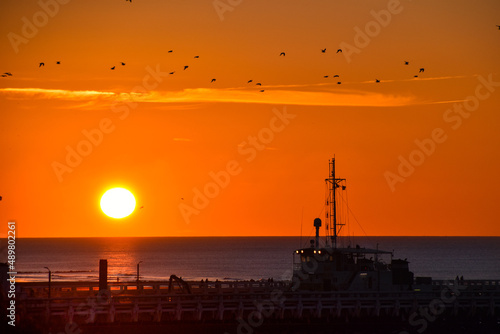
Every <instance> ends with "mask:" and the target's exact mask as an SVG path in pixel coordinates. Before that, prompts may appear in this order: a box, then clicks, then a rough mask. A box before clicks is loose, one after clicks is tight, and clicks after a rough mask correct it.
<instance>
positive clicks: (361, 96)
mask: <svg viewBox="0 0 500 334" xmlns="http://www.w3.org/2000/svg"><path fill="white" fill-rule="evenodd" d="M0 94H2V95H7V96H8V97H14V98H22V97H29V98H41V99H50V98H53V99H60V100H82V99H104V100H108V101H109V100H114V101H134V102H145V103H186V102H228V103H257V104H288V105H304V106H365V107H369V106H373V107H391V106H405V105H413V104H418V103H417V102H416V101H415V98H414V97H413V96H403V95H391V94H382V93H374V92H366V91H359V90H340V91H334V90H333V89H332V90H330V91H324V90H323V91H301V90H283V89H265V91H264V92H260V91H258V90H255V91H253V90H248V89H243V90H235V89H232V88H226V89H211V88H193V89H184V90H182V91H172V92H158V91H151V92H147V93H116V92H100V91H70V90H61V89H42V88H3V89H0Z"/></svg>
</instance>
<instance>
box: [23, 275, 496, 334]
mask: <svg viewBox="0 0 500 334" xmlns="http://www.w3.org/2000/svg"><path fill="white" fill-rule="evenodd" d="M176 283H177V284H176ZM186 283H187V285H188V286H189V290H188V289H186V287H185V286H183V285H182V284H178V282H174V284H172V280H171V281H170V282H168V281H162V282H158V281H156V282H120V283H118V282H116V283H108V286H107V289H104V290H103V289H101V290H99V282H52V285H51V291H50V298H49V297H48V296H49V291H48V286H47V284H46V283H35V282H30V283H28V282H27V283H19V291H18V293H19V299H18V300H19V302H18V305H19V313H18V316H19V318H18V322H19V323H20V324H21V325H22V324H23V323H24V324H26V323H37V324H45V325H44V326H41V328H63V330H62V331H63V332H64V327H65V326H66V327H67V326H68V325H69V326H73V327H75V326H91V325H96V326H97V325H106V326H113V325H119V324H130V325H133V324H134V323H135V324H175V323H184V322H189V323H207V322H209V323H222V324H224V323H225V324H229V323H232V324H237V323H238V322H240V323H245V324H247V325H248V326H250V327H252V326H253V327H259V326H261V325H262V324H264V323H266V322H267V323H275V322H278V323H279V322H290V321H291V322H297V323H301V322H304V321H305V322H311V321H312V322H332V321H333V322H341V323H347V322H353V321H355V320H356V319H365V320H366V319H372V320H373V319H393V320H397V321H399V322H401V321H402V322H403V323H405V322H406V323H407V324H410V325H411V323H412V322H413V323H415V324H417V325H420V323H422V322H420V323H419V320H421V319H427V320H426V321H428V322H434V321H436V322H438V321H439V319H449V318H450V317H453V318H457V319H458V318H461V319H499V315H500V280H465V281H432V283H431V284H427V285H421V286H415V287H414V288H413V290H411V291H397V292H386V291H384V292H382V291H380V292H376V291H359V292H357V291H328V292H320V291H294V289H293V284H292V282H291V281H280V282H272V281H216V282H206V281H201V282H186ZM430 320H432V321H430ZM422 324H423V323H422ZM417 325H415V326H414V327H416V328H418V326H417ZM253 327H252V328H253ZM42 333H45V332H43V331H42Z"/></svg>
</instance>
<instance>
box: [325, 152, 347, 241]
mask: <svg viewBox="0 0 500 334" xmlns="http://www.w3.org/2000/svg"><path fill="white" fill-rule="evenodd" d="M342 181H345V179H338V178H335V157H334V158H333V159H331V160H330V161H329V177H328V178H327V179H325V182H326V184H327V187H328V195H327V196H328V197H327V200H326V205H327V209H326V218H327V222H328V227H329V234H330V240H331V243H332V248H337V236H338V234H339V232H340V230H341V229H342V226H344V225H345V224H343V223H340V222H337V199H336V194H335V193H336V190H337V188H340V187H341V185H340V183H341V182H342ZM341 189H342V190H344V189H345V186H342V188H341Z"/></svg>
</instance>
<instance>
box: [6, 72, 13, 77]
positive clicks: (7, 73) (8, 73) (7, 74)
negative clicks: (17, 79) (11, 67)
mask: <svg viewBox="0 0 500 334" xmlns="http://www.w3.org/2000/svg"><path fill="white" fill-rule="evenodd" d="M4 74H5V75H6V76H9V77H11V76H12V73H10V72H5V73H4Z"/></svg>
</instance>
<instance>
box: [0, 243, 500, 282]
mask: <svg viewBox="0 0 500 334" xmlns="http://www.w3.org/2000/svg"><path fill="white" fill-rule="evenodd" d="M309 240H310V238H305V237H147V238H146V237H130V238H118V237H109V238H25V239H17V240H16V244H15V270H16V272H17V273H18V274H17V276H16V279H17V280H18V281H25V282H26V281H29V282H37V281H39V282H41V281H46V280H47V274H48V269H50V271H51V274H52V280H53V281H97V280H98V276H99V260H101V259H106V260H107V262H108V280H109V281H113V280H116V281H120V282H126V281H134V280H136V278H137V271H138V267H139V276H140V279H141V280H144V281H152V280H154V281H161V280H168V279H169V277H170V275H172V274H174V275H177V276H178V277H182V278H183V279H184V280H190V281H198V280H201V279H203V280H205V279H208V280H216V279H218V280H252V279H253V280H268V279H271V278H272V279H273V280H275V281H276V280H290V279H291V275H292V267H293V252H294V250H296V249H298V248H302V247H306V246H307V245H309ZM341 242H343V243H346V242H349V244H350V245H351V246H352V247H355V246H356V245H360V246H361V247H366V248H374V249H375V248H378V249H380V250H387V251H392V252H393V255H394V258H400V259H407V260H408V261H409V262H410V270H411V271H413V273H414V274H415V276H424V277H432V278H433V279H444V280H453V279H455V278H456V277H457V276H458V277H463V278H464V279H466V280H470V279H491V280H500V237H357V238H356V239H354V240H351V239H349V240H347V239H345V240H341ZM0 252H1V253H2V258H7V247H6V240H5V239H2V243H1V244H0ZM386 261H387V262H389V261H390V258H388V259H386ZM47 268H48V269H47Z"/></svg>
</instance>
